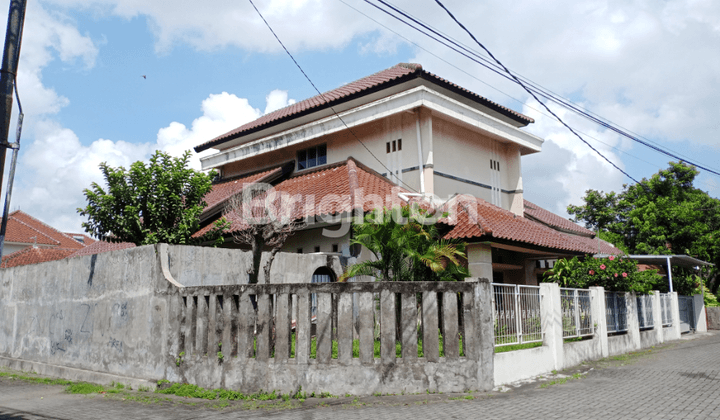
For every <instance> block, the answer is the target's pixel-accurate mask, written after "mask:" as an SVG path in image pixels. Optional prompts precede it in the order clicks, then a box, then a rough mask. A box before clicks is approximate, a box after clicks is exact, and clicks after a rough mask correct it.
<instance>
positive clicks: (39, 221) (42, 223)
mask: <svg viewBox="0 0 720 420" xmlns="http://www.w3.org/2000/svg"><path fill="white" fill-rule="evenodd" d="M18 211H20V210H18ZM22 213H23V214H24V215H26V216H27V217H29V218H31V219H32V220H35V221H37V222H38V223H40V224H41V225H43V226H45V227H46V228H48V229H50V230H52V231H54V232H57V233H59V234H60V235H62V236H64V237H66V238H68V239H70V240H71V241H73V242H76V243H78V244H80V245H82V246H85V244H83V243H82V242H80V241H78V240H76V239H74V238H71V237H70V236H68V235H66V234H64V233H63V232H61V231H59V230H57V229H55V228H54V227H52V226H50V225H48V224H47V223H45V222H43V221H42V220H40V219H38V218H36V217H33V216H31V215H29V214H27V213H25V212H22ZM35 230H37V229H35ZM46 236H47V235H46ZM58 243H60V241H58Z"/></svg>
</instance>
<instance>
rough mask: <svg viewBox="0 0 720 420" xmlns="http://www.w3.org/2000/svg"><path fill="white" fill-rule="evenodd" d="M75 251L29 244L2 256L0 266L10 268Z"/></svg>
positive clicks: (60, 257)
mask: <svg viewBox="0 0 720 420" xmlns="http://www.w3.org/2000/svg"><path fill="white" fill-rule="evenodd" d="M76 251H77V249H74V248H39V247H32V246H31V247H28V248H25V249H21V250H20V251H17V252H13V253H12V254H10V255H6V256H4V257H3V258H2V264H1V265H0V267H2V268H10V267H17V266H20V265H29V264H39V263H42V262H47V261H56V260H62V259H63V258H67V257H68V256H70V255H71V254H72V253H74V252H76Z"/></svg>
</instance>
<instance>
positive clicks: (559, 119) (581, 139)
mask: <svg viewBox="0 0 720 420" xmlns="http://www.w3.org/2000/svg"><path fill="white" fill-rule="evenodd" d="M435 2H436V3H437V4H438V5H439V6H440V7H442V8H443V9H444V10H445V11H446V12H447V14H448V15H450V17H451V18H452V19H453V20H454V21H455V23H457V24H458V25H459V26H460V27H461V28H462V29H463V30H465V32H467V34H468V35H470V37H471V38H472V39H473V41H475V42H476V43H477V44H478V45H479V46H480V47H481V48H482V49H484V50H485V52H487V53H488V55H489V56H490V57H492V59H493V60H495V62H497V63H498V65H500V66H502V68H503V69H504V70H505V72H506V73H508V74H509V75H510V76H511V77H512V78H513V79H515V82H517V83H518V84H519V85H520V86H522V88H523V89H525V91H526V92H527V93H529V94H530V95H531V96H532V97H533V98H534V99H535V100H536V101H538V102H540V104H541V105H542V106H543V107H544V108H545V109H546V110H547V111H548V112H549V113H550V114H552V116H553V117H555V118H556V119H557V120H558V121H560V123H561V124H562V125H564V126H565V128H567V129H568V130H570V132H571V133H573V134H574V135H575V136H576V137H577V138H579V139H580V141H582V142H583V143H585V144H586V145H587V146H588V147H589V148H591V149H592V150H593V151H594V152H595V153H597V154H598V156H600V157H601V158H603V159H604V160H605V161H606V162H607V163H609V164H610V165H612V166H613V167H614V168H615V169H617V170H618V171H620V172H622V173H623V174H624V175H625V176H627V177H628V178H630V179H632V180H633V181H635V183H636V184H640V182H639V181H638V180H636V179H635V178H633V177H632V176H630V174H629V173H627V172H625V171H624V170H622V169H621V168H620V167H619V166H617V165H616V164H615V163H614V162H612V161H611V160H610V159H608V158H606V157H605V155H603V154H602V153H600V151H599V150H597V149H596V148H595V147H593V146H592V145H591V144H590V143H588V142H587V140H585V139H584V138H583V137H582V136H581V135H580V134H578V133H577V132H575V130H573V129H572V127H570V126H569V125H567V124H566V123H565V121H563V120H562V118H560V117H558V116H557V114H555V113H554V112H553V111H552V110H551V109H550V108H549V107H548V106H547V105H545V103H544V102H542V101H541V100H540V99H538V97H537V96H536V95H535V94H534V93H533V92H532V91H531V90H530V89H528V88H527V87H526V86H525V84H524V83H523V82H521V81H520V80H519V79H518V78H517V77H515V75H513V74H512V73H511V72H510V70H508V69H507V67H505V65H503V64H502V63H501V62H500V60H498V59H497V58H495V56H494V55H492V53H491V52H490V50H488V49H487V48H485V46H484V45H483V44H482V43H481V42H480V41H478V40H477V38H475V35H473V34H472V32H470V31H469V30H468V29H467V28H466V27H465V26H464V25H463V24H462V23H460V21H458V20H457V18H455V15H453V14H452V13H451V12H450V11H449V10H448V9H447V8H446V7H445V5H443V4H442V2H440V0H435ZM646 188H647V186H646Z"/></svg>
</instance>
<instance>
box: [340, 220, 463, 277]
mask: <svg viewBox="0 0 720 420" xmlns="http://www.w3.org/2000/svg"><path fill="white" fill-rule="evenodd" d="M430 216H431V215H430V214H429V213H428V212H427V211H425V210H423V209H417V208H410V207H409V206H405V207H402V208H398V207H396V208H392V209H387V208H385V209H383V210H376V211H374V212H371V213H369V214H367V215H366V216H365V220H364V223H363V224H361V225H355V226H354V233H355V237H354V238H353V239H352V243H354V244H359V245H362V246H364V247H365V248H367V249H368V250H369V251H370V252H371V253H372V254H373V256H374V257H375V258H374V259H371V260H367V261H363V262H360V263H358V264H355V265H353V266H351V267H349V268H348V270H347V271H346V273H345V274H344V275H343V279H347V278H350V277H355V276H361V275H367V276H374V277H375V278H376V279H378V280H380V281H456V280H463V279H464V278H465V277H469V275H470V274H469V272H468V270H467V268H465V267H464V266H463V265H462V263H461V261H460V260H461V258H465V244H464V243H461V242H457V241H451V240H445V239H441V235H440V233H439V231H438V227H437V225H436V224H435V223H428V220H429V218H430Z"/></svg>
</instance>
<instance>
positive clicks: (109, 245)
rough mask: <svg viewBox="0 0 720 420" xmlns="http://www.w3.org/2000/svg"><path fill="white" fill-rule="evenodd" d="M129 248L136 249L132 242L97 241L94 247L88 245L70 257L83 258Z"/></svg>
mask: <svg viewBox="0 0 720 420" xmlns="http://www.w3.org/2000/svg"><path fill="white" fill-rule="evenodd" d="M127 248H135V244H134V243H132V242H118V243H113V242H105V241H95V242H94V243H93V244H92V245H88V246H86V247H85V248H82V249H79V250H75V252H74V253H73V254H72V255H70V258H73V257H81V256H83V255H95V254H102V253H103V252H109V251H117V250H120V249H127Z"/></svg>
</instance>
